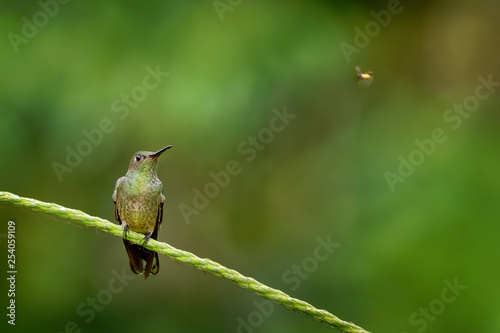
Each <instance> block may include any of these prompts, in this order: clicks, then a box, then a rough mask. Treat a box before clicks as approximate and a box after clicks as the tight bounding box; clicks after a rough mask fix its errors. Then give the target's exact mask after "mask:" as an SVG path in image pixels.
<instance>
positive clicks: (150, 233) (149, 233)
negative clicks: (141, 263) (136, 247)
mask: <svg viewBox="0 0 500 333" xmlns="http://www.w3.org/2000/svg"><path fill="white" fill-rule="evenodd" d="M152 234H153V232H152V231H150V232H148V233H147V234H146V236H144V238H143V239H142V240H143V242H142V247H144V246H145V245H146V244H147V243H148V242H149V239H150V238H151V235H152Z"/></svg>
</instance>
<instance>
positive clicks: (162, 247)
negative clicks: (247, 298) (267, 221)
mask: <svg viewBox="0 0 500 333" xmlns="http://www.w3.org/2000/svg"><path fill="white" fill-rule="evenodd" d="M0 202H6V203H10V204H13V205H15V206H19V207H25V208H29V209H31V210H33V211H36V212H42V213H46V214H51V215H56V216H59V217H62V218H65V219H68V220H71V221H76V222H78V223H81V224H84V225H86V226H88V227H92V228H98V229H101V230H103V231H105V232H107V233H110V234H112V235H115V236H118V237H122V238H126V239H128V240H129V241H131V242H132V243H134V244H138V245H142V239H143V237H144V235H141V234H139V233H136V232H134V231H131V230H130V232H129V233H128V235H126V236H124V235H123V229H122V227H121V226H119V225H117V224H115V223H111V222H109V221H108V220H105V219H102V218H100V217H95V216H90V215H88V214H85V213H84V212H82V211H80V210H76V209H70V208H66V207H63V206H60V205H57V204H54V203H48V202H42V201H38V200H35V199H31V198H23V197H20V196H17V195H15V194H12V193H9V192H1V191H0ZM145 248H147V249H149V250H153V251H156V252H158V253H161V254H164V255H166V256H168V257H170V258H172V259H174V260H176V261H178V262H182V263H185V264H187V265H190V266H193V267H195V268H197V269H199V270H201V271H204V272H208V273H211V274H213V275H215V276H218V277H222V278H224V279H226V280H229V281H231V282H233V283H235V284H237V285H238V286H240V287H241V288H244V289H248V290H252V291H254V292H255V293H256V294H257V295H259V296H261V297H264V298H267V299H270V300H272V301H275V302H276V303H279V304H281V305H283V306H285V307H286V308H289V309H291V310H294V311H297V312H300V313H303V314H305V315H306V316H308V317H310V318H312V319H314V320H317V321H319V322H321V323H326V324H328V325H329V326H330V327H333V328H336V329H338V330H340V331H342V332H349V333H369V332H368V331H366V330H364V329H363V328H361V327H359V326H357V325H355V324H353V323H350V322H346V321H343V320H341V319H339V318H337V317H336V316H334V315H333V314H331V313H330V312H328V311H326V310H321V309H316V308H315V307H314V306H312V305H311V304H309V303H307V302H304V301H302V300H300V299H296V298H293V297H290V296H288V295H287V294H285V293H284V292H282V291H281V290H278V289H274V288H271V287H268V286H266V285H265V284H263V283H260V282H259V281H257V280H255V279H253V278H251V277H246V276H244V275H241V274H240V273H239V272H237V271H235V270H233V269H229V268H227V267H224V266H222V265H221V264H219V263H217V262H215V261H212V260H210V259H203V258H199V257H197V256H196V255H194V254H192V253H190V252H187V251H183V250H179V249H177V248H175V247H173V246H170V245H169V244H167V243H163V242H158V241H156V240H154V239H150V240H149V242H148V243H147V244H146V246H145Z"/></svg>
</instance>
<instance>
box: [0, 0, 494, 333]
mask: <svg viewBox="0 0 500 333" xmlns="http://www.w3.org/2000/svg"><path fill="white" fill-rule="evenodd" d="M401 6H402V7H403V11H402V12H401V13H399V14H397V15H393V16H392V17H391V21H390V23H389V24H387V26H386V27H382V28H381V30H380V33H378V34H376V35H375V36H374V37H372V38H370V43H369V44H368V45H367V46H366V47H363V48H361V49H360V52H359V53H358V54H353V55H352V57H351V59H350V60H351V61H350V62H349V61H348V60H347V59H346V58H345V57H344V55H343V53H342V51H341V48H340V46H339V45H340V44H341V43H342V42H345V43H349V44H352V45H354V40H353V39H354V38H355V35H356V32H355V30H354V28H355V27H359V28H360V29H362V30H364V28H365V25H366V24H367V23H368V22H370V21H372V20H373V17H372V16H371V14H370V11H372V10H374V11H376V12H379V11H380V10H385V9H386V8H387V2H385V1H378V2H363V1H358V2H340V3H338V2H334V1H302V0H295V1H291V2H287V3H273V2H265V1H258V2H254V1H242V2H241V3H240V4H238V5H236V6H234V8H233V10H232V11H226V12H225V13H223V20H221V19H220V16H219V15H218V13H217V11H216V9H215V8H214V5H213V3H212V2H210V1H206V2H190V3H183V2H175V3H170V2H161V1H150V2H145V3H140V2H134V1H122V2H118V1H111V2H104V3H100V2H81V1H71V2H69V3H68V4H64V5H60V8H59V11H58V13H57V14H56V15H54V17H51V18H50V19H49V21H48V23H47V24H46V25H45V26H43V27H41V28H40V29H39V31H38V33H37V34H36V36H35V37H33V38H31V39H29V40H28V43H27V44H21V45H19V52H17V53H16V52H15V51H14V49H13V47H12V45H11V43H10V41H9V38H8V34H9V33H10V32H13V33H16V34H18V35H20V34H21V29H22V26H23V21H22V18H23V17H27V18H28V19H29V20H32V18H33V15H34V14H35V13H37V12H38V11H40V10H41V9H40V8H41V7H40V5H39V4H38V3H37V2H34V1H33V2H22V3H6V2H4V3H3V5H2V9H3V10H2V11H1V12H0V17H1V19H0V31H1V32H2V35H3V36H4V38H2V41H1V43H2V48H1V52H0V60H1V62H0V63H1V66H2V71H1V72H2V75H1V76H0V89H1V92H2V93H1V96H0V141H1V145H0V153H1V156H2V157H3V159H2V163H1V164H0V170H1V173H0V188H1V190H5V191H10V192H13V193H16V194H18V195H21V196H27V197H33V198H37V199H39V200H43V201H50V202H55V203H59V204H61V205H64V206H67V207H71V208H76V209H80V210H83V211H85V212H87V213H89V214H91V215H97V216H100V217H103V218H107V219H109V220H113V204H112V200H111V193H112V190H113V186H114V182H115V181H116V179H117V178H119V177H121V176H122V175H124V174H125V172H126V170H127V166H128V163H129V159H130V158H131V156H132V154H133V153H134V152H136V151H138V150H157V149H159V148H161V147H163V146H166V145H168V144H172V145H174V148H173V149H171V150H169V151H168V152H167V153H165V154H164V155H163V156H162V157H161V159H160V165H159V171H158V173H159V177H160V179H161V180H162V181H163V184H164V187H165V195H166V197H167V201H166V206H165V216H164V224H163V227H162V230H161V232H160V235H159V240H161V241H166V242H168V243H170V244H172V245H173V246H176V247H179V248H181V249H184V250H188V251H190V252H193V253H195V254H197V255H199V256H201V257H209V258H211V259H213V260H215V261H218V262H220V263H222V264H224V265H226V266H228V267H231V268H234V269H237V270H238V271H240V272H241V273H242V274H245V275H248V276H252V277H254V278H256V279H258V280H259V281H262V282H263V283H266V284H268V285H270V286H272V287H275V288H278V289H281V290H283V291H285V292H287V293H289V294H290V295H292V296H294V297H297V298H300V299H303V300H305V301H308V302H310V303H311V304H313V305H315V306H317V307H319V308H325V309H327V310H329V311H330V312H332V313H333V314H335V315H337V316H339V317H340V318H341V319H344V320H348V321H352V322H354V323H356V324H358V325H360V326H362V327H364V328H365V329H367V330H369V331H372V332H408V333H410V332H423V331H425V332H429V333H432V332H457V331H465V330H470V329H472V328H473V330H474V331H478V332H498V331H499V330H500V319H499V318H500V306H499V302H498V299H499V298H500V292H499V288H498V287H497V284H498V276H499V274H498V273H499V271H500V270H499V268H498V258H499V255H500V250H498V246H497V243H498V235H499V232H500V227H499V224H498V213H499V205H498V195H497V193H496V191H497V190H498V188H499V186H500V178H499V177H498V176H497V173H498V171H497V170H498V165H499V162H500V157H499V154H498V144H499V134H498V133H499V131H498V121H499V116H498V109H499V106H500V101H499V99H498V91H496V90H495V91H494V92H493V93H492V94H491V96H490V97H489V98H488V99H485V100H483V101H480V104H479V107H478V108H477V110H475V111H474V112H471V113H470V116H468V117H467V118H463V119H462V123H461V125H460V126H459V127H458V128H457V129H453V128H451V126H450V123H447V122H445V121H444V120H443V114H444V113H445V112H446V111H447V110H448V109H450V108H452V107H453V105H454V104H456V103H462V102H463V101H464V99H466V98H467V97H468V96H471V95H473V94H474V93H475V89H476V87H477V86H478V85H479V83H480V82H479V81H478V77H479V76H483V77H485V78H487V77H488V76H489V75H491V76H492V78H493V80H494V81H496V82H498V81H500V73H499V59H500V58H499V55H500V54H499V53H500V52H499V35H498V31H499V29H500V24H499V21H498V10H499V9H500V6H499V4H498V2H497V1H493V0H490V1H488V0H483V1H478V2H474V4H472V3H471V2H468V1H453V2H450V1H432V2H431V1H412V2H406V1H405V2H402V3H401ZM356 65H361V66H362V68H364V69H366V70H372V71H373V73H374V77H375V79H374V81H373V84H372V86H370V87H369V88H366V89H363V88H360V87H358V85H357V84H356V80H355V70H354V67H355V66H356ZM147 66H150V67H152V68H156V67H157V66H159V68H160V69H161V70H162V71H164V72H169V76H168V77H167V78H165V80H164V81H163V82H162V83H161V84H160V85H159V86H158V88H157V89H155V90H153V91H150V92H148V95H147V97H146V98H145V99H144V100H143V101H141V102H140V103H139V105H138V106H137V107H136V108H133V109H132V108H131V109H130V113H129V114H128V116H127V117H126V118H124V119H120V118H119V114H117V113H115V112H113V110H112V107H111V105H112V103H113V102H114V101H115V100H117V99H120V98H121V96H122V94H130V92H131V90H132V89H133V88H134V87H135V86H137V85H141V84H142V80H143V78H144V76H145V75H146V74H147V71H146V70H145V68H146V67H147ZM497 89H498V88H497ZM285 107H286V109H287V110H288V112H289V113H290V114H293V115H296V118H294V119H293V120H291V121H290V124H289V125H287V126H286V128H285V129H284V130H283V131H281V132H279V133H275V135H274V139H273V140H272V141H271V142H270V143H269V144H267V145H265V148H264V149H263V150H262V151H259V152H257V155H256V157H255V159H253V160H252V161H251V162H247V161H246V160H245V157H247V156H245V155H242V154H240V153H239V152H238V146H239V145H240V144H242V143H243V142H245V141H248V137H249V136H255V135H257V134H258V133H259V131H261V130H262V129H263V128H266V127H269V122H270V120H271V118H272V117H273V116H274V113H273V109H274V108H276V109H278V110H283V108H285ZM104 118H109V119H111V121H112V123H113V125H114V130H113V131H112V132H111V133H109V134H104V137H103V139H102V142H101V143H100V144H98V145H96V146H93V148H92V151H91V153H90V154H88V156H84V157H83V159H82V162H81V163H79V165H78V166H76V167H74V168H73V170H72V172H70V173H65V174H64V175H63V176H62V177H63V180H62V181H61V182H59V180H58V178H57V176H56V174H55V172H54V170H53V166H52V164H53V162H54V161H57V162H59V163H65V158H66V154H67V151H66V147H67V146H69V147H72V148H73V149H75V148H76V146H77V145H78V144H79V143H80V142H81V141H82V140H84V139H85V136H84V135H83V134H82V131H83V130H92V129H95V128H97V127H98V125H99V122H100V121H101V120H102V119H104ZM435 128H442V129H443V130H444V132H445V134H446V138H447V139H446V140H445V141H444V142H443V143H439V144H437V145H436V148H435V152H434V153H432V154H431V155H430V156H426V157H425V161H424V162H423V163H422V164H421V165H420V166H417V167H416V168H415V171H414V172H413V174H412V175H411V176H409V177H407V178H406V180H405V182H404V183H398V184H396V185H395V191H394V192H393V191H391V189H390V188H389V186H388V184H387V182H386V179H385V177H384V173H385V172H386V171H390V172H393V173H397V172H398V171H397V169H398V165H399V163H400V161H399V159H398V158H399V156H400V155H401V156H403V157H404V158H408V156H409V155H410V154H411V153H412V152H413V151H415V149H417V146H416V145H415V143H414V140H416V139H418V140H424V139H428V138H430V137H431V133H432V131H433V130H434V129H435ZM231 160H236V161H238V162H239V163H240V165H241V168H242V172H241V173H240V174H238V175H236V176H234V177H232V178H231V180H230V183H229V185H228V186H227V187H225V188H223V189H221V190H220V194H219V195H218V196H216V197H215V198H213V199H210V203H209V204H208V206H207V207H206V208H204V209H202V210H201V211H200V212H199V214H198V215H193V216H192V217H191V219H190V223H186V220H185V219H184V218H183V216H182V214H181V212H180V210H179V205H180V204H182V203H185V204H188V205H191V206H192V205H193V203H192V200H193V196H194V192H193V189H199V190H202V191H203V188H204V186H205V185H206V184H207V183H209V182H211V181H212V178H211V177H210V175H209V173H210V172H219V171H221V170H224V169H225V168H226V164H227V163H228V162H229V161H231ZM8 220H14V221H15V222H16V226H17V233H16V236H17V249H16V255H17V262H16V264H17V270H18V275H17V288H16V305H17V321H16V323H17V325H16V327H15V328H13V327H11V326H8V325H6V323H5V322H6V319H5V316H4V320H3V322H2V325H4V324H5V326H6V327H7V326H8V328H9V329H12V330H19V329H22V330H23V331H40V332H63V331H65V329H66V330H67V326H66V325H67V323H68V322H75V323H76V329H81V331H82V332H109V331H110V330H112V331H121V332H133V331H139V330H153V331H159V330H163V331H172V332H198V331H203V332H235V331H237V332H250V331H251V332H276V331H279V332H304V331H308V332H309V331H312V330H314V331H315V332H327V331H329V330H330V329H329V328H327V327H326V326H321V325H319V324H318V323H316V322H314V321H312V320H309V319H307V318H306V317H303V316H300V315H297V314H294V313H293V312H291V311H288V310H285V309H284V308H281V307H276V308H275V309H274V311H273V313H272V315H270V316H269V317H265V316H264V317H262V318H264V320H263V323H262V324H259V325H254V326H255V327H250V328H248V327H247V328H243V327H242V326H241V321H242V320H243V321H245V322H247V323H248V322H249V319H250V322H252V318H254V319H253V320H254V321H253V322H254V323H255V318H257V317H258V316H259V315H256V314H255V313H256V312H255V311H256V310H257V308H258V307H256V305H255V303H254V302H255V301H257V302H261V301H262V299H260V298H259V297H258V296H256V295H254V294H252V293H249V292H247V291H244V290H242V289H239V288H237V287H236V286H234V285H232V284H230V283H227V281H224V280H222V279H217V278H214V277H212V276H208V275H204V274H201V273H200V272H198V271H196V270H194V269H192V268H189V267H186V266H183V265H178V264H176V263H175V262H173V261H171V260H169V259H168V258H163V259H161V269H160V274H159V275H157V276H153V277H151V278H149V279H148V280H146V281H144V280H143V279H142V278H141V277H139V278H136V279H134V280H133V281H131V282H130V283H129V284H128V285H127V286H126V287H125V288H124V289H123V291H122V292H119V293H116V294H113V297H112V300H110V301H109V303H107V304H104V305H103V304H101V305H102V308H99V309H100V311H95V317H94V318H92V320H89V316H82V315H79V314H78V313H77V311H76V310H77V308H78V307H79V306H81V304H82V303H84V304H86V303H87V302H88V301H89V298H90V299H91V298H94V297H96V296H98V295H101V296H102V295H103V294H102V293H103V292H102V290H105V289H107V288H109V282H110V280H111V279H112V278H113V277H114V274H113V271H116V272H122V270H123V269H126V272H127V273H129V272H128V261H127V257H126V253H125V249H124V248H123V244H122V242H121V241H120V240H119V239H117V238H115V237H111V236H109V235H107V234H104V233H102V232H96V231H94V230H90V229H85V228H82V227H80V226H75V225H72V223H70V222H67V221H54V220H52V219H51V218H50V217H47V216H43V215H37V214H33V213H29V212H27V211H23V210H20V209H18V208H13V207H9V206H6V205H2V206H1V207H0V221H2V225H3V226H4V227H3V228H2V230H0V233H2V234H3V236H2V237H4V236H5V233H6V232H7V226H6V224H7V221H8ZM318 237H321V238H323V239H326V238H327V237H330V239H331V240H332V241H333V242H335V243H338V244H340V247H338V249H336V250H335V252H334V253H333V254H332V255H331V256H330V257H329V258H328V259H327V260H325V261H323V262H320V263H318V267H317V269H314V270H313V271H312V272H310V273H309V274H308V276H307V277H306V278H301V279H300V285H299V286H298V288H295V289H296V290H292V289H291V288H292V286H293V284H291V283H290V282H287V280H286V279H283V275H284V274H285V273H286V272H290V271H291V270H292V269H293V267H294V265H295V266H301V265H302V264H303V263H304V259H307V258H308V257H312V256H314V251H315V248H316V247H317V246H318V241H317V238H318ZM0 240H1V241H2V242H1V246H0V247H1V248H2V251H3V253H4V254H6V241H5V239H4V238H0ZM1 257H3V258H4V259H2V260H1V265H5V264H6V259H5V257H6V255H2V256H1ZM2 267H4V266H2ZM4 271H6V269H4ZM455 278H457V279H458V281H459V283H460V284H463V285H466V286H467V289H466V290H464V291H463V292H462V294H461V295H460V296H458V298H457V299H456V301H454V302H452V303H451V304H446V306H445V308H444V310H442V313H441V311H440V313H439V314H438V315H436V316H435V318H434V319H433V320H427V325H426V327H425V328H424V327H423V324H419V325H415V324H412V323H411V322H410V321H409V317H410V316H411V315H412V314H413V313H415V312H416V313H419V311H421V310H420V309H421V308H428V307H429V304H434V305H435V304H437V303H436V302H435V301H434V303H432V302H433V300H435V299H440V298H441V293H442V291H443V289H444V288H445V284H444V283H443V281H444V280H445V279H447V280H449V281H453V280H454V279H455ZM3 281H4V282H2V286H5V287H6V286H7V285H6V284H5V279H4V280H3ZM99 293H101V294H99ZM2 294H3V295H2V299H3V300H4V301H3V304H4V306H7V297H6V288H2ZM88 308H90V307H86V309H88ZM4 309H5V308H4ZM4 311H5V310H4ZM252 316H253V317H252ZM239 318H240V319H239ZM417 318H424V317H422V316H420V315H419V317H417ZM70 326H71V325H70ZM69 331H71V330H69Z"/></svg>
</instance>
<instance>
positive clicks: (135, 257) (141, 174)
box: [113, 146, 172, 279]
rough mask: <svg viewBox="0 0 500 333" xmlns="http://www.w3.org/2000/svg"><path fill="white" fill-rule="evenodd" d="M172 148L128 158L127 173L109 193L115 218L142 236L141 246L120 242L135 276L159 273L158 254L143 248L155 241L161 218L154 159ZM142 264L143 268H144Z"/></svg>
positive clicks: (160, 190)
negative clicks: (113, 205) (151, 240)
mask: <svg viewBox="0 0 500 333" xmlns="http://www.w3.org/2000/svg"><path fill="white" fill-rule="evenodd" d="M170 148H172V146H166V147H164V148H162V149H160V150H158V151H157V152H154V153H153V152H150V151H139V152H137V153H135V154H134V156H132V159H131V160H130V165H129V167H128V171H127V174H126V175H125V176H123V177H121V178H118V180H117V181H116V185H115V190H114V191H113V201H114V203H115V219H116V220H117V221H118V222H119V223H121V225H122V226H123V233H124V235H127V232H128V231H129V230H133V231H135V232H139V233H141V234H144V238H143V243H142V246H140V245H136V244H133V243H131V242H129V241H128V240H126V239H123V243H124V244H125V249H126V250H127V254H128V258H129V262H130V269H131V270H132V272H134V273H135V274H140V273H143V274H144V279H147V277H148V276H149V274H150V273H151V274H153V275H156V274H158V271H159V270H160V262H159V260H158V253H157V252H154V251H150V250H147V249H145V248H144V245H146V244H147V243H148V241H149V239H150V238H153V239H156V238H157V236H158V228H159V227H160V225H161V222H162V219H163V203H164V202H165V196H163V184H162V183H161V181H160V180H159V179H158V176H157V170H158V157H160V155H161V154H162V153H163V152H165V151H166V150H167V149H170ZM144 263H145V265H144Z"/></svg>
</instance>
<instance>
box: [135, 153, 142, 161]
mask: <svg viewBox="0 0 500 333" xmlns="http://www.w3.org/2000/svg"><path fill="white" fill-rule="evenodd" d="M141 158H142V156H141V155H139V154H138V155H136V156H135V160H136V161H137V162H139V161H140V160H141Z"/></svg>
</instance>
